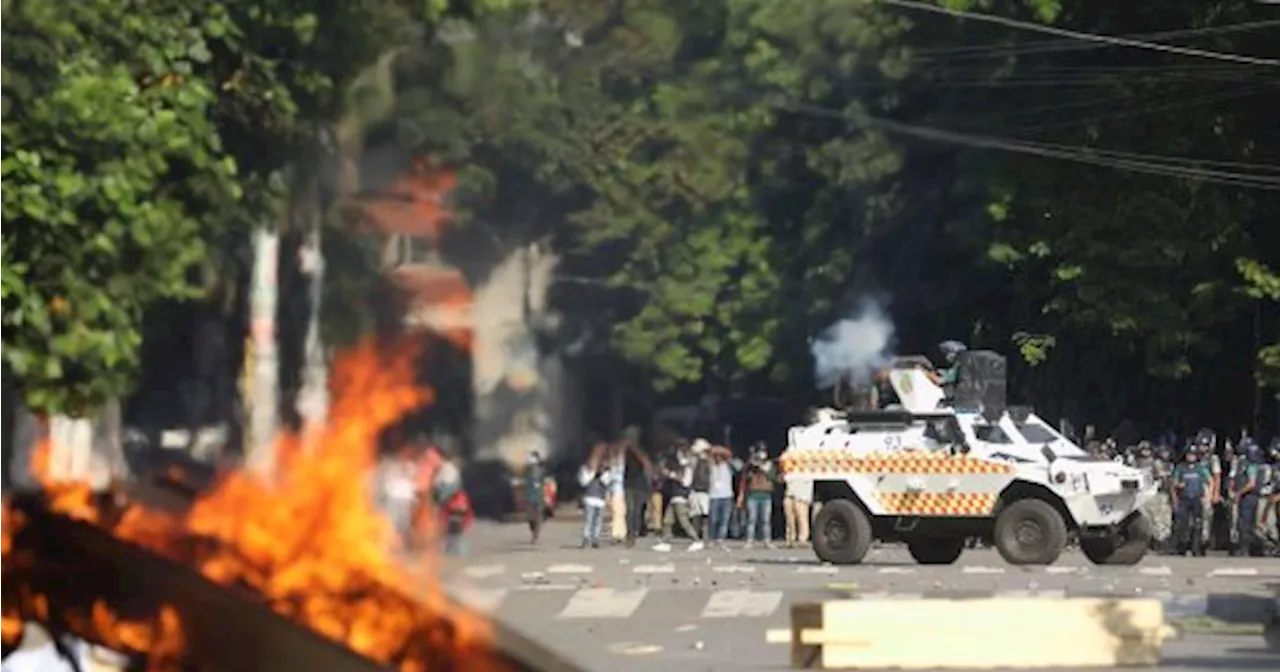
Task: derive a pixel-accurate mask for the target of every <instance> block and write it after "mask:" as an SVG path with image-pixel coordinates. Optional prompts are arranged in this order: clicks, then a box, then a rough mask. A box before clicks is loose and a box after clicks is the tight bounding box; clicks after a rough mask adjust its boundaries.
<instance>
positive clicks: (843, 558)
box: [813, 499, 872, 565]
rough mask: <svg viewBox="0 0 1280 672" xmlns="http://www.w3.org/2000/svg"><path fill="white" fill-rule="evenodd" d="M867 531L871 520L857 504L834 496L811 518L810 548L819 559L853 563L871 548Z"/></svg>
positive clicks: (845, 563)
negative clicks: (811, 540) (811, 539)
mask: <svg viewBox="0 0 1280 672" xmlns="http://www.w3.org/2000/svg"><path fill="white" fill-rule="evenodd" d="M871 534H872V533H871V519H870V518H868V517H867V514H866V513H865V512H864V511H863V510H862V509H860V508H858V505H857V504H854V503H853V502H851V501H849V500H847V499H834V500H831V501H829V502H826V503H824V504H823V505H822V509H821V510H820V511H818V516H817V518H816V519H815V520H814V521H813V550H814V551H815V552H817V554H818V559H819V560H822V561H823V562H830V563H832V564H836V565H856V564H858V563H859V562H862V559H863V558H864V557H866V555H867V551H868V550H870V549H871Z"/></svg>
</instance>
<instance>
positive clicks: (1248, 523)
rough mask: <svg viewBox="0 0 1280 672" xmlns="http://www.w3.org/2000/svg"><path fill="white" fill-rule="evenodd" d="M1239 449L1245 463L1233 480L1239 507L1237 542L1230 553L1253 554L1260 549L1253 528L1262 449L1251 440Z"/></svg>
mask: <svg viewBox="0 0 1280 672" xmlns="http://www.w3.org/2000/svg"><path fill="white" fill-rule="evenodd" d="M1241 449H1242V450H1241V452H1242V453H1243V456H1244V459H1245V463H1244V464H1243V465H1242V468H1241V469H1240V470H1239V471H1238V472H1237V473H1236V481H1235V486H1236V487H1235V500H1236V503H1237V506H1239V507H1240V514H1239V524H1238V525H1237V530H1236V535H1237V538H1238V539H1239V544H1238V545H1237V546H1236V548H1235V550H1233V551H1232V554H1233V555H1253V554H1255V553H1257V552H1258V551H1259V550H1260V549H1259V546H1260V545H1259V544H1258V543H1257V540H1256V539H1255V534H1254V532H1255V529H1254V528H1255V526H1256V524H1257V516H1258V505H1259V498H1260V497H1261V492H1262V490H1261V487H1260V483H1259V478H1258V477H1259V472H1260V471H1261V469H1260V466H1261V463H1262V450H1261V449H1260V448H1258V445H1257V444H1256V443H1253V442H1252V441H1250V442H1248V443H1247V444H1245V445H1242V446H1241Z"/></svg>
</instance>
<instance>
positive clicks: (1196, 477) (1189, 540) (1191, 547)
mask: <svg viewBox="0 0 1280 672" xmlns="http://www.w3.org/2000/svg"><path fill="white" fill-rule="evenodd" d="M1185 460H1186V461H1185V462H1183V463H1182V464H1180V465H1178V468H1177V469H1175V470H1174V472H1173V498H1174V502H1175V505H1174V519H1175V520H1176V521H1177V523H1176V525H1175V527H1176V528H1177V529H1176V538H1177V542H1176V549H1177V550H1176V552H1177V554H1178V555H1184V554H1185V553H1187V552H1188V551H1190V552H1191V553H1192V555H1204V535H1203V525H1202V518H1203V517H1204V512H1205V510H1206V509H1207V508H1208V507H1206V506H1205V502H1207V501H1208V500H1209V488H1210V486H1211V485H1212V483H1213V475H1212V474H1210V473H1209V468H1208V466H1207V465H1205V464H1203V463H1202V462H1201V461H1200V451H1198V450H1196V449H1195V448H1192V449H1190V450H1188V451H1187V454H1186V457H1185Z"/></svg>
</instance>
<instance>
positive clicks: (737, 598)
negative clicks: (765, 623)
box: [702, 590, 782, 618]
mask: <svg viewBox="0 0 1280 672" xmlns="http://www.w3.org/2000/svg"><path fill="white" fill-rule="evenodd" d="M779 604H782V591H777V590H770V591H761V592H758V593H757V592H752V591H750V590H720V591H716V592H714V593H712V594H711V599H710V600H708V601H707V606H706V607H704V608H703V610H702V617H703V618H741V617H763V616H768V615H770V614H772V613H773V612H774V611H775V610H776V609H777V608H778V605H779Z"/></svg>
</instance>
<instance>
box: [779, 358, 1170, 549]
mask: <svg viewBox="0 0 1280 672" xmlns="http://www.w3.org/2000/svg"><path fill="white" fill-rule="evenodd" d="M1004 361H1005V360H1004V358H1003V357H1001V356H1000V355H997V354H995V353H993V352H989V351H971V352H965V353H962V354H960V356H959V357H958V360H957V364H956V366H957V367H958V369H957V371H958V379H957V381H956V382H955V383H954V384H953V385H948V386H947V388H948V389H946V390H944V388H943V386H941V385H939V384H938V383H936V382H935V381H936V380H937V376H936V374H935V373H934V372H933V371H932V367H931V365H930V364H929V361H928V360H927V359H925V358H923V357H911V358H899V359H898V360H896V361H895V362H894V364H893V366H892V368H891V369H890V370H889V371H887V372H886V375H887V377H888V384H889V386H890V387H891V388H892V392H893V393H894V394H895V395H896V397H897V399H888V400H885V399H881V400H880V402H881V403H879V404H878V405H877V406H878V407H876V408H870V409H865V410H836V409H822V410H820V411H818V412H817V413H816V416H817V417H816V419H815V420H814V422H812V424H809V425H807V426H801V427H793V428H792V429H791V430H790V433H789V436H788V441H787V444H788V445H787V448H786V450H785V451H784V452H783V453H782V455H781V457H780V463H781V467H782V472H783V474H784V478H785V479H786V480H787V481H788V482H792V481H799V482H800V483H801V484H803V485H812V487H813V501H814V502H819V503H821V505H822V506H821V509H820V510H819V512H818V514H817V516H816V518H815V520H814V524H813V546H814V549H815V551H816V552H817V555H818V557H819V558H820V559H821V560H823V561H826V562H832V563H836V564H854V563H858V562H861V561H862V559H863V557H864V556H865V555H866V554H867V551H868V549H869V548H870V546H871V542H872V541H873V540H874V539H880V540H886V541H903V542H906V544H907V548H908V549H909V550H910V552H911V555H912V557H913V558H915V559H916V561H917V562H920V563H922V564H950V563H953V562H955V561H956V559H957V558H959V557H960V554H961V553H962V552H963V550H964V548H965V545H966V542H967V541H968V540H969V539H973V538H977V539H982V540H985V541H987V542H988V543H991V544H994V545H995V547H996V549H998V550H999V552H1000V555H1001V556H1003V557H1004V559H1005V560H1006V561H1008V562H1010V563H1012V564H1017V565H1047V564H1052V563H1053V562H1054V561H1055V560H1057V558H1058V556H1059V555H1060V554H1061V553H1062V550H1063V548H1064V547H1065V546H1066V544H1067V542H1068V541H1069V539H1070V537H1072V536H1073V535H1074V536H1075V537H1076V538H1078V540H1079V543H1080V547H1081V550H1083V551H1084V553H1085V555H1086V556H1088V558H1089V559H1090V560H1091V561H1092V562H1094V563H1097V564H1110V565H1131V564H1135V563H1137V562H1138V561H1139V560H1141V559H1142V557H1143V555H1145V554H1146V552H1147V549H1148V547H1149V545H1150V540H1151V528H1150V523H1149V522H1148V521H1147V520H1146V519H1145V518H1143V516H1142V514H1141V513H1140V512H1139V507H1141V506H1142V505H1143V504H1144V503H1145V502H1147V501H1148V500H1149V499H1151V498H1152V497H1156V496H1159V495H1158V493H1157V484H1156V483H1154V482H1152V480H1151V478H1150V477H1148V476H1147V475H1146V474H1145V472H1142V471H1140V470H1138V469H1135V468H1132V467H1127V466H1124V465H1122V464H1119V463H1116V462H1113V461H1110V460H1104V459H1099V458H1095V457H1092V456H1090V455H1089V454H1088V453H1086V452H1085V451H1083V450H1081V449H1080V447H1079V446H1076V445H1075V444H1073V443H1072V442H1071V441H1070V440H1068V439H1067V438H1066V437H1064V436H1062V435H1061V434H1059V433H1058V432H1057V431H1055V430H1054V429H1053V428H1052V427H1050V426H1049V425H1048V423H1045V422H1044V421H1043V420H1041V419H1040V418H1039V417H1038V416H1036V415H1035V413H1032V412H1031V409H1029V408H1026V407H1021V408H1020V407H1008V408H1007V407H1006V406H1005V399H1004V397H1005V395H1004V388H1005V363H1004ZM888 391H889V390H887V389H886V390H885V392H886V395H887V393H888ZM886 402H887V403H886Z"/></svg>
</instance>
